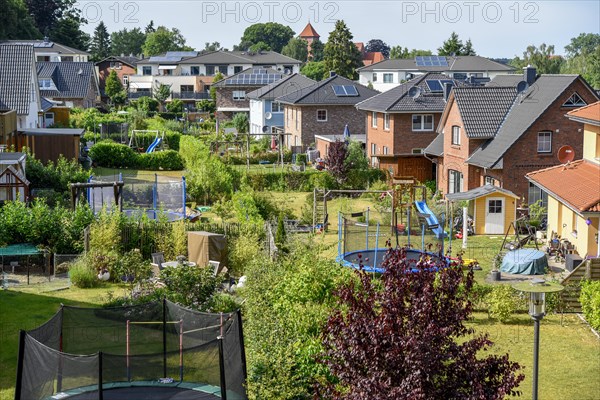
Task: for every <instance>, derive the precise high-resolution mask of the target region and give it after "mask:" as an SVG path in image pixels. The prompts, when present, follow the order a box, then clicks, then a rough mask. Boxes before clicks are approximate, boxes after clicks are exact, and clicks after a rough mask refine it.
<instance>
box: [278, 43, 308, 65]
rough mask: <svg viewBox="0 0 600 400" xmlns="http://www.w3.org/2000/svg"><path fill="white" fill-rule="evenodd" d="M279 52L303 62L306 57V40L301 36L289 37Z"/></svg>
mask: <svg viewBox="0 0 600 400" xmlns="http://www.w3.org/2000/svg"><path fill="white" fill-rule="evenodd" d="M281 54H283V55H284V56H288V57H292V58H293V59H295V60H299V61H302V62H304V61H306V60H307V58H308V42H307V41H306V40H304V39H302V38H291V39H290V41H289V42H288V43H287V44H286V45H285V46H284V47H283V49H282V50H281Z"/></svg>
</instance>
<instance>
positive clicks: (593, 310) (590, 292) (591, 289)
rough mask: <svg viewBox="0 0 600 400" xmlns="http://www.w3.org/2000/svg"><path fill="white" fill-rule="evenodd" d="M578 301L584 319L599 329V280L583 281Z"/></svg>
mask: <svg viewBox="0 0 600 400" xmlns="http://www.w3.org/2000/svg"><path fill="white" fill-rule="evenodd" d="M579 302H580V303H581V309H582V311H583V315H584V316H585V319H586V321H587V322H588V323H589V324H590V326H591V327H592V328H594V329H595V330H596V331H600V281H589V280H586V281H583V283H582V285H581V295H580V296H579Z"/></svg>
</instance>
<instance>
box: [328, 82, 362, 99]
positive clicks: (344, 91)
mask: <svg viewBox="0 0 600 400" xmlns="http://www.w3.org/2000/svg"><path fill="white" fill-rule="evenodd" d="M331 87H332V88H333V93H334V94H335V95H336V96H338V97H353V96H358V90H356V86H354V85H332V86H331Z"/></svg>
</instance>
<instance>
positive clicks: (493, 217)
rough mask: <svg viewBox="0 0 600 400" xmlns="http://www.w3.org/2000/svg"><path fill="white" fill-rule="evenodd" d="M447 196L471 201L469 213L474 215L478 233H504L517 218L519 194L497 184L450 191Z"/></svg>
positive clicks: (474, 223) (455, 199)
mask: <svg viewBox="0 0 600 400" xmlns="http://www.w3.org/2000/svg"><path fill="white" fill-rule="evenodd" d="M446 198H447V199H448V200H450V201H451V202H458V201H468V202H469V206H468V208H469V210H468V213H469V214H470V215H472V216H473V226H474V230H475V234H476V235H503V234H505V233H506V231H507V229H508V228H509V227H510V224H511V222H513V221H515V220H516V219H517V201H518V200H519V196H517V195H516V194H514V193H513V192H511V191H509V190H506V189H503V188H500V187H497V186H493V185H485V186H480V187H478V188H475V189H471V190H469V191H467V192H460V193H449V194H447V195H446ZM509 233H510V232H509Z"/></svg>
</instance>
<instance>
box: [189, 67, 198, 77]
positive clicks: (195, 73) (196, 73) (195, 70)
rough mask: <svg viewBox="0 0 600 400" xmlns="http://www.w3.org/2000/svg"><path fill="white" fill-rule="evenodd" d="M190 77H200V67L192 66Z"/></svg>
mask: <svg viewBox="0 0 600 400" xmlns="http://www.w3.org/2000/svg"><path fill="white" fill-rule="evenodd" d="M190 75H200V67H199V66H197V65H193V66H191V67H190Z"/></svg>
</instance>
